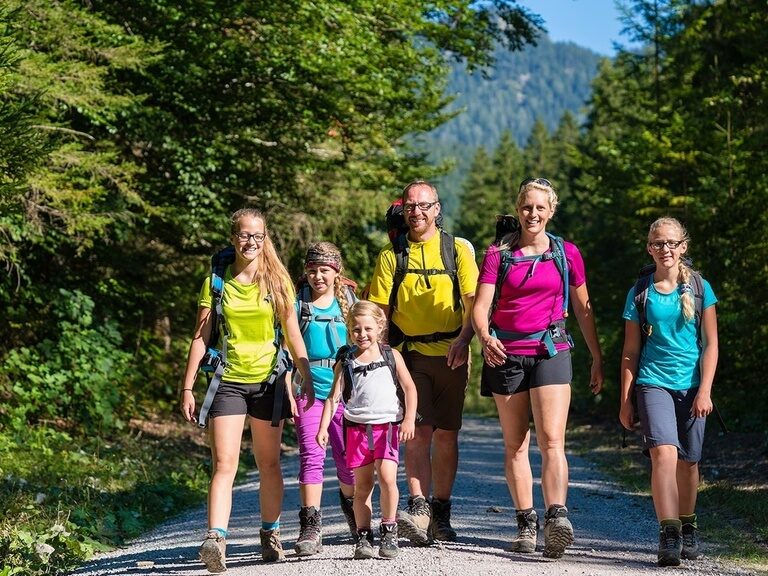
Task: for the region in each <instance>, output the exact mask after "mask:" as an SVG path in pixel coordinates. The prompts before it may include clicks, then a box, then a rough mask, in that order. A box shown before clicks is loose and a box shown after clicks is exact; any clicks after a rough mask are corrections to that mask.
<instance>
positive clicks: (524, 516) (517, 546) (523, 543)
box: [509, 510, 539, 554]
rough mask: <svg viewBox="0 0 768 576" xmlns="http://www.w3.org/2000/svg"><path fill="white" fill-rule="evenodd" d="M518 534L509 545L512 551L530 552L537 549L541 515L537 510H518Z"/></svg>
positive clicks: (516, 515)
mask: <svg viewBox="0 0 768 576" xmlns="http://www.w3.org/2000/svg"><path fill="white" fill-rule="evenodd" d="M515 512H516V513H515V517H516V519H517V535H516V536H515V537H514V538H513V539H512V544H511V546H510V547H509V550H510V551H511V552H522V553H524V554H530V553H531V552H535V551H536V536H537V535H538V533H539V517H538V515H537V514H536V510H529V511H525V510H516V511H515Z"/></svg>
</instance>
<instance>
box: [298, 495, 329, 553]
mask: <svg viewBox="0 0 768 576" xmlns="http://www.w3.org/2000/svg"><path fill="white" fill-rule="evenodd" d="M299 524H300V528H299V539H298V540H296V545H295V546H294V550H296V556H312V555H313V554H318V553H319V552H322V551H323V535H322V525H323V520H322V515H321V514H320V510H318V509H317V508H315V507H314V506H304V507H302V509H301V510H299Z"/></svg>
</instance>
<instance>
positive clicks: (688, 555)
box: [680, 522, 699, 560]
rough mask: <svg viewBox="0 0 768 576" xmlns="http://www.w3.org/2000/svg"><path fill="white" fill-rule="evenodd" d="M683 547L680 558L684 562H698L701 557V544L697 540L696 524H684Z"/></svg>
mask: <svg viewBox="0 0 768 576" xmlns="http://www.w3.org/2000/svg"><path fill="white" fill-rule="evenodd" d="M682 535H683V547H682V550H680V558H683V559H684V560H696V558H698V557H699V542H698V540H697V538H696V524H692V523H690V522H686V523H685V524H683V529H682Z"/></svg>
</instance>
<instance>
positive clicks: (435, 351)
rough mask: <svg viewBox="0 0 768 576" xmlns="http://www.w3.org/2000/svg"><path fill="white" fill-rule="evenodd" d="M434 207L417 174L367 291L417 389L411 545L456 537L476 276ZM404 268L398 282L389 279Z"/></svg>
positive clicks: (467, 251) (409, 467)
mask: <svg viewBox="0 0 768 576" xmlns="http://www.w3.org/2000/svg"><path fill="white" fill-rule="evenodd" d="M440 209H441V207H440V199H439V198H438V195H437V189H436V188H435V187H434V186H433V185H432V184H430V183H429V182H426V181H423V180H418V181H415V182H411V183H410V184H408V185H407V186H406V187H405V189H404V190H403V216H404V217H405V221H406V223H407V225H408V234H407V239H406V238H400V239H397V238H396V239H395V240H393V243H392V244H390V245H389V246H387V247H386V248H384V249H383V250H382V251H381V253H380V254H379V257H378V259H377V261H376V269H375V271H374V274H373V280H372V282H371V289H370V295H369V299H370V300H371V301H372V302H375V303H376V304H378V305H379V306H380V307H381V308H382V309H383V310H384V312H385V314H387V316H388V318H389V319H390V323H389V341H390V344H392V345H398V347H399V348H401V352H402V353H403V357H404V359H405V362H406V365H407V366H408V369H409V371H410V372H411V375H412V376H413V380H414V382H415V383H416V389H417V391H418V409H417V412H418V414H417V420H416V424H417V426H416V436H415V438H414V439H413V440H411V441H409V442H408V445H407V447H406V451H405V472H406V476H407V479H408V492H409V494H410V497H409V498H408V508H407V509H406V510H404V511H400V512H398V527H399V530H400V535H401V536H404V537H406V538H408V539H410V540H411V542H412V543H413V544H417V545H426V544H428V543H429V542H430V540H431V539H434V540H444V541H453V540H456V532H455V531H454V530H453V528H452V527H451V522H450V519H451V492H452V490H453V483H454V480H455V478H456V470H457V467H458V462H459V448H458V437H459V429H460V428H461V423H462V412H463V409H464V394H465V392H466V388H467V382H468V380H469V343H470V341H471V339H472V336H473V335H474V332H473V329H472V323H471V310H472V303H473V300H474V295H475V288H476V286H477V277H478V269H477V264H476V262H475V260H474V256H473V254H472V250H471V248H470V246H468V243H466V242H465V241H462V240H458V239H455V238H454V237H453V236H451V235H450V234H448V233H446V232H444V231H442V230H441V229H439V228H438V227H437V224H436V218H437V216H438V214H439V213H440ZM457 240H458V241H457ZM451 244H452V246H451ZM445 254H452V255H453V262H449V261H446V257H445ZM398 255H400V259H401V262H402V264H401V267H400V270H398V265H397V262H398ZM403 272H404V275H402V276H401V278H402V279H401V281H399V285H398V282H396V281H395V278H396V277H397V276H398V273H403ZM393 288H394V289H395V290H396V293H395V294H393ZM430 491H431V493H432V498H431V501H430V500H429V496H430Z"/></svg>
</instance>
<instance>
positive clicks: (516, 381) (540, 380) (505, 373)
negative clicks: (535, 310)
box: [480, 350, 573, 396]
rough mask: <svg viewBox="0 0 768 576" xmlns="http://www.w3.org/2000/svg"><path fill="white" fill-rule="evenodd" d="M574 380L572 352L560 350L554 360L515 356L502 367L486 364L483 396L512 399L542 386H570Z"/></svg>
mask: <svg viewBox="0 0 768 576" xmlns="http://www.w3.org/2000/svg"><path fill="white" fill-rule="evenodd" d="M572 379H573V368H572V366H571V352H570V350H560V351H559V352H558V353H557V354H555V355H554V356H552V358H549V357H548V356H519V355H516V354H513V355H511V356H507V360H506V361H505V362H504V364H502V365H501V366H489V365H488V364H486V363H485V362H484V363H483V374H482V376H481V378H480V395H481V396H492V395H493V394H501V395H504V396H509V395H511V394H517V393H518V392H527V391H528V390H530V389H531V388H539V387H541V386H550V385H553V384H570V383H571V380H572Z"/></svg>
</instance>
